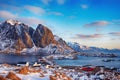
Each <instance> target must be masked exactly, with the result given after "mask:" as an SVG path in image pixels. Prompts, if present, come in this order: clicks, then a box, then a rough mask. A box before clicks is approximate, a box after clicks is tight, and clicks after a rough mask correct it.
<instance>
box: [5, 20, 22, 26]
mask: <svg viewBox="0 0 120 80" xmlns="http://www.w3.org/2000/svg"><path fill="white" fill-rule="evenodd" d="M6 22H7V23H9V24H11V25H15V24H21V22H19V21H17V20H12V19H9V20H7V21H6Z"/></svg>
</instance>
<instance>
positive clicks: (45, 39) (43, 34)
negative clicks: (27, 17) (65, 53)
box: [33, 24, 57, 48]
mask: <svg viewBox="0 0 120 80" xmlns="http://www.w3.org/2000/svg"><path fill="white" fill-rule="evenodd" d="M33 41H34V43H35V45H36V46H37V47H42V48H44V47H46V46H47V45H49V44H57V42H56V41H55V40H54V36H53V33H52V31H51V30H50V29H48V28H47V27H45V26H43V25H42V24H39V25H38V27H37V28H36V30H35V32H34V34H33Z"/></svg>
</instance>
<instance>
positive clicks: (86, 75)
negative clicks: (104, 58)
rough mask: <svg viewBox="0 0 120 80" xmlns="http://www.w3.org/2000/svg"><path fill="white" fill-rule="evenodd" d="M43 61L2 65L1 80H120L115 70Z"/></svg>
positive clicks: (0, 67) (119, 73)
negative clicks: (61, 64)
mask: <svg viewBox="0 0 120 80" xmlns="http://www.w3.org/2000/svg"><path fill="white" fill-rule="evenodd" d="M43 61H44V63H40V64H39V63H37V62H36V63H35V64H34V65H30V64H29V63H28V62H27V63H26V64H25V65H23V66H18V65H11V64H0V80H9V79H10V80H120V72H116V69H114V68H113V69H109V68H106V67H104V66H91V65H86V66H59V65H56V64H53V63H52V62H51V61H48V60H45V59H44V60H43ZM45 62H46V63H45ZM48 63H49V64H48Z"/></svg>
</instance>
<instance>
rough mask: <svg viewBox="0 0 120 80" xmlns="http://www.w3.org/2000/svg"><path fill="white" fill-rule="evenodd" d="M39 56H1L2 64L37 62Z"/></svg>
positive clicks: (0, 61)
mask: <svg viewBox="0 0 120 80" xmlns="http://www.w3.org/2000/svg"><path fill="white" fill-rule="evenodd" d="M38 58H39V56H31V55H29V56H20V55H19V56H18V55H8V54H0V63H9V64H16V63H18V62H35V61H37V60H38Z"/></svg>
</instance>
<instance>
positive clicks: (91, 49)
mask: <svg viewBox="0 0 120 80" xmlns="http://www.w3.org/2000/svg"><path fill="white" fill-rule="evenodd" d="M67 44H68V46H70V47H71V48H73V49H74V50H75V51H76V52H81V53H88V54H102V53H103V54H118V55H119V54H120V49H105V48H98V47H88V46H85V45H80V44H79V43H76V42H68V43H67Z"/></svg>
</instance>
